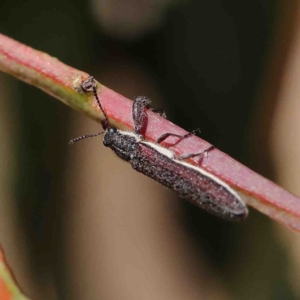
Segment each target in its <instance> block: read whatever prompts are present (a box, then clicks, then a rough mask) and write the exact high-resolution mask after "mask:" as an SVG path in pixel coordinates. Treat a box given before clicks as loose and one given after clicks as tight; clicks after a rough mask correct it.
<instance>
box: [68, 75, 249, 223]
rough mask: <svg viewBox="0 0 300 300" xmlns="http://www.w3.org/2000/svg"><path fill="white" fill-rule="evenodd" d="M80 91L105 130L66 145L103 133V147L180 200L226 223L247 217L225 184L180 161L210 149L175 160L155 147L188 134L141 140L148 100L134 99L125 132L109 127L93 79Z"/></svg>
mask: <svg viewBox="0 0 300 300" xmlns="http://www.w3.org/2000/svg"><path fill="white" fill-rule="evenodd" d="M82 90H83V91H84V92H92V93H94V96H95V98H96V100H97V103H98V105H99V107H100V109H101V111H102V112H103V114H104V120H103V121H102V127H103V129H104V130H105V131H104V132H100V133H97V134H94V135H85V136H81V137H78V138H76V139H73V140H71V141H70V143H74V142H77V141H79V140H82V139H85V138H88V137H93V136H98V135H101V134H104V137H103V144H104V146H106V147H109V148H111V149H112V150H113V151H114V152H115V153H116V154H117V155H118V156H119V157H120V158H121V159H123V160H125V161H127V162H130V164H131V166H132V167H133V169H135V170H136V171H138V172H140V173H143V174H144V175H147V176H148V177H150V178H152V179H154V180H155V181H157V182H159V183H161V184H163V185H164V186H166V187H168V188H170V189H172V190H173V191H175V192H176V193H178V195H179V196H180V197H182V198H184V199H186V200H188V201H190V202H191V203H193V204H195V205H197V206H198V207H201V208H203V209H204V210H206V211H207V212H209V213H211V214H214V215H216V216H218V217H221V218H223V219H226V220H230V221H241V220H243V219H244V218H245V217H246V216H247V214H248V209H247V206H246V204H245V203H244V202H243V201H242V199H241V198H240V196H239V195H238V194H237V193H236V192H235V191H234V190H233V189H232V188H231V187H230V186H229V185H228V184H226V183H225V182H223V181H222V180H220V179H219V178H217V177H216V176H214V175H212V174H210V173H208V172H207V171H205V170H203V169H201V168H199V167H196V166H194V165H191V164H189V163H187V162H184V161H183V160H184V159H187V158H190V157H195V156H200V157H202V158H203V157H204V155H205V154H206V153H207V152H208V151H210V150H212V149H213V146H212V147H209V148H208V149H207V150H205V151H202V152H199V153H195V154H184V155H182V156H179V157H176V156H175V154H174V153H173V152H172V151H170V150H169V149H166V148H164V147H162V146H160V145H159V144H160V143H161V142H162V141H164V140H165V139H166V138H167V137H169V136H175V137H178V138H180V139H184V138H188V137H189V136H191V134H192V133H188V134H186V135H183V136H180V135H177V134H172V133H165V134H163V135H162V136H161V137H159V138H158V139H157V141H156V143H151V142H147V141H144V140H143V136H142V135H141V130H142V128H143V127H144V125H145V122H146V119H147V115H146V110H145V108H149V109H151V108H150V100H149V99H147V98H146V97H143V96H139V97H136V98H135V100H134V102H133V108H132V117H133V122H134V132H127V131H122V130H119V129H116V128H114V127H111V126H110V125H109V122H108V118H107V116H106V114H105V112H104V110H103V108H102V106H101V103H100V100H99V98H98V95H97V88H96V82H95V80H94V78H93V77H89V78H88V79H87V80H85V81H84V82H83V83H82Z"/></svg>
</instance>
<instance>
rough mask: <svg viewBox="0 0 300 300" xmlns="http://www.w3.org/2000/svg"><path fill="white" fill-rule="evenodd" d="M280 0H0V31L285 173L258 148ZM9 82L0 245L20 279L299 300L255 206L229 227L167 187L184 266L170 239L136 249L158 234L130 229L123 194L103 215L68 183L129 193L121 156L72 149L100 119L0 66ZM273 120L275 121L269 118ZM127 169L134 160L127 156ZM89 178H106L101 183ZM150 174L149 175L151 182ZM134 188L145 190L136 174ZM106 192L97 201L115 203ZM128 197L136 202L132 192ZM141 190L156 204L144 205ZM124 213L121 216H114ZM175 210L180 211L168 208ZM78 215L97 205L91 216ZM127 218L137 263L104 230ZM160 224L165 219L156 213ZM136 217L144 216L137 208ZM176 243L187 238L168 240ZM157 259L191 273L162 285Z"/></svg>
mask: <svg viewBox="0 0 300 300" xmlns="http://www.w3.org/2000/svg"><path fill="white" fill-rule="evenodd" d="M283 3H284V2H283V1H279V0H277V1H269V0H252V1H248V2H245V1H244V2H243V1H237V0H236V1H222V0H212V1H196V0H184V1H180V0H177V1H167V0H165V1H158V0H152V1H151V0H148V1H143V0H140V1H137V0H136V1H133V0H131V1H129V0H128V1H113V0H111V1H109V0H93V1H90V2H86V1H77V0H73V1H70V0H60V1H57V0H53V1H37V0H27V1H20V0H9V1H8V0H2V1H1V3H0V8H1V9H0V29H1V33H3V34H6V35H8V36H10V37H12V38H14V39H16V40H19V41H20V42H23V43H25V44H27V45H29V46H31V47H33V48H36V49H39V50H42V51H44V52H47V53H49V54H50V55H52V56H55V57H57V58H58V59H59V60H61V61H63V62H64V63H66V64H68V65H71V66H73V67H75V68H78V69H82V70H84V71H86V72H88V73H90V74H93V75H94V76H95V77H96V78H97V80H98V81H99V82H101V83H102V84H104V85H106V86H108V87H110V88H112V89H114V90H115V91H117V92H119V93H122V94H124V95H125V96H127V97H129V98H133V97H134V96H136V95H147V96H149V97H150V98H151V99H152V101H153V103H154V106H155V107H160V108H163V109H165V110H166V112H167V115H168V118H169V119H170V120H171V121H172V122H174V123H176V124H178V125H180V126H182V127H183V128H185V129H187V130H192V129H194V128H198V127H199V128H200V129H201V137H202V138H203V139H205V140H207V141H209V142H210V143H212V144H213V145H215V146H216V147H217V148H219V149H220V150H222V151H224V152H226V153H228V154H229V155H230V156H232V157H234V158H235V159H237V160H238V161H240V162H242V163H243V164H245V165H247V166H249V167H250V168H252V169H254V170H255V171H257V172H259V173H261V174H262V175H264V176H266V177H268V178H270V179H273V180H276V177H275V174H274V172H272V164H271V160H270V157H269V155H268V146H267V145H263V144H261V143H260V142H261V140H263V141H264V142H265V143H267V141H266V140H264V138H262V137H261V136H260V137H259V133H262V134H263V132H264V131H266V132H268V130H267V129H266V128H267V126H268V125H267V124H268V120H269V119H270V118H271V116H270V115H268V116H264V115H263V113H259V112H260V109H261V108H262V107H264V106H265V105H266V104H264V102H263V101H264V100H263V96H262V95H263V94H264V92H265V89H266V88H267V87H266V86H264V83H265V82H266V81H265V80H266V76H267V75H266V74H267V71H268V69H267V68H268V66H270V60H269V59H270V57H271V55H272V52H273V51H274V45H275V40H276V34H277V33H276V32H277V31H276V30H277V29H278V28H280V22H281V18H282V14H283V12H282V10H281V8H282V7H284V4H283ZM271 64H272V63H271ZM0 87H1V91H2V93H1V102H3V103H2V104H1V106H0V124H1V127H2V129H1V132H0V134H1V135H0V139H1V140H0V143H1V144H2V146H0V150H1V152H0V156H1V161H2V163H1V164H2V167H1V169H2V172H1V173H2V174H1V185H0V188H1V190H2V192H1V194H2V196H1V199H0V201H1V202H2V204H1V210H2V212H1V213H0V217H1V218H2V221H1V224H2V225H1V227H2V228H1V229H0V243H1V244H2V246H3V248H4V250H5V252H6V255H7V257H8V260H9V263H10V264H11V266H12V267H13V270H14V272H15V276H16V278H17V279H18V281H19V282H20V284H21V287H22V288H23V290H24V291H25V293H26V294H27V295H29V296H30V297H32V299H83V298H84V299H245V300H246V299H297V298H299V294H297V292H296V290H295V289H294V288H293V284H292V280H291V275H290V273H289V264H291V261H290V260H289V256H288V254H287V252H286V250H285V248H286V247H285V246H284V245H283V243H284V242H283V241H282V239H281V238H280V234H278V232H277V231H276V230H277V229H276V228H277V227H276V225H274V223H272V222H270V221H269V220H268V219H267V218H266V217H265V216H262V215H261V214H259V213H257V212H255V211H253V210H251V211H250V216H249V219H248V220H247V221H246V222H245V223H243V224H231V223H228V222H224V221H222V220H219V219H217V218H215V217H213V216H210V215H208V214H206V213H205V212H202V211H200V210H198V209H196V208H195V207H193V206H192V205H189V204H188V203H185V202H183V201H179V200H178V201H177V200H175V199H174V198H175V197H176V195H174V194H173V193H167V195H166V196H163V198H169V199H167V200H165V202H164V204H162V205H163V206H162V208H161V211H160V219H158V220H164V218H165V217H166V220H168V218H169V217H170V218H171V217H172V218H176V228H177V229H176V230H179V231H180V234H181V235H182V236H184V237H183V238H182V239H181V240H180V241H179V242H178V243H179V244H182V243H188V246H184V248H183V249H184V250H183V251H182V253H181V254H180V255H178V254H177V256H176V255H174V256H173V254H170V257H172V262H173V260H174V264H175V262H176V264H175V265H173V263H170V265H172V266H173V267H174V269H176V271H172V268H171V269H168V268H167V267H163V266H162V265H161V264H159V263H158V262H159V261H160V260H156V259H155V258H154V259H153V258H152V256H154V257H157V256H159V255H160V253H165V255H166V257H169V256H168V251H170V250H169V249H168V247H166V248H164V247H162V248H160V246H157V248H155V249H156V251H157V253H156V252H155V253H156V254H157V256H156V255H154V254H153V251H149V253H148V252H147V253H146V252H145V253H144V252H143V251H144V250H143V249H144V248H142V249H140V248H139V247H141V246H140V245H141V243H144V244H145V249H146V248H148V246H149V245H153V244H155V243H156V240H155V239H152V238H148V239H144V237H145V236H146V235H147V234H143V233H142V232H141V233H139V234H138V235H137V236H135V234H133V235H132V236H131V233H130V232H131V229H130V228H131V227H130V228H129V229H126V228H127V227H126V224H125V225H124V224H123V223H122V221H119V220H120V218H122V216H123V213H122V212H123V211H126V209H127V208H126V207H127V204H126V202H122V203H120V202H119V197H118V198H116V197H115V198H114V200H113V201H114V202H113V204H112V205H114V206H113V208H112V209H111V210H108V211H106V210H105V209H103V212H104V213H105V217H103V216H101V215H100V213H101V212H100V211H99V216H98V215H97V209H96V207H94V206H93V205H91V204H90V205H91V210H92V211H94V214H95V215H92V216H91V215H90V211H89V210H88V209H87V208H85V205H88V203H93V202H90V200H89V197H88V196H87V195H86V194H85V192H84V190H83V191H81V190H80V191H81V192H78V193H77V196H78V195H79V196H78V198H79V200H78V199H77V198H76V199H77V200H75V198H73V196H72V193H71V194H70V193H69V192H68V191H70V190H72V189H76V190H77V188H78V189H79V187H78V185H79V182H80V186H81V185H83V186H85V187H90V185H91V184H92V185H93V187H92V188H91V190H92V191H93V196H94V197H96V198H97V193H98V190H97V189H99V194H100V192H103V190H105V188H106V185H107V184H108V185H109V184H112V185H114V187H115V189H121V190H123V188H122V185H120V183H118V181H117V179H115V178H114V176H113V173H114V172H113V171H111V170H110V168H116V170H117V171H119V170H121V167H119V165H117V167H115V165H114V160H117V158H115V157H114V156H112V158H110V157H109V158H107V161H109V162H110V161H111V160H113V163H109V164H107V165H106V164H105V161H106V158H105V156H104V155H106V153H107V152H105V154H103V155H102V153H103V152H101V151H104V150H103V149H102V148H103V146H102V143H101V140H100V139H96V141H87V142H83V143H79V144H78V145H76V147H71V148H70V146H69V145H68V140H69V139H71V138H73V137H76V136H79V135H82V134H88V133H93V132H97V130H98V128H99V124H92V122H91V121H89V120H86V119H85V118H84V117H83V116H80V115H79V114H78V113H76V112H74V111H72V110H71V109H70V108H69V107H66V106H64V105H63V104H62V103H61V102H59V101H56V100H55V99H52V98H51V97H50V96H48V95H46V94H44V93H43V92H41V91H40V90H37V89H35V88H34V87H32V86H29V85H26V84H24V83H22V82H19V81H17V80H15V79H14V78H12V77H10V76H7V75H4V74H1V75H0ZM271 112H272V111H270V114H271ZM78 120H79V121H78ZM76 122H77V123H76ZM78 122H79V123H78ZM264 122H265V123H264ZM74 124H75V125H74ZM83 124H91V125H88V126H89V127H83V126H85V125H83ZM257 124H259V125H257ZM262 124H265V126H266V127H263V128H261V127H258V126H261V125H262ZM255 125H257V127H256V126H255ZM72 128H73V129H72ZM86 130H88V132H87V131H86ZM264 146H265V147H264ZM88 147H92V148H93V149H94V150H92V151H94V152H93V155H91V156H89V155H90V153H91V152H90V150H89V151H87V152H86V154H84V155H85V157H86V159H87V160H89V161H90V164H89V165H87V166H86V167H83V164H84V162H83V161H82V160H80V159H77V158H76V156H75V155H74V153H77V151H84V149H86V148H88ZM80 148H81V149H82V150H80ZM72 153H73V154H72ZM72 155H74V157H73V156H72ZM109 155H110V154H109ZM70 157H71V158H72V159H70ZM70 166H72V176H73V177H72V178H70V173H68V170H69V169H70ZM96 166H97V168H98V167H99V168H100V169H101V170H102V171H101V172H103V174H104V175H101V176H99V178H98V172H100V171H98V169H95V170H92V169H93V168H94V167H96ZM122 168H123V164H122ZM124 168H130V166H129V165H125V164H124ZM101 174H102V173H101ZM129 174H130V175H128V177H131V174H132V173H129ZM76 176H78V177H76ZM124 176H125V175H124ZM132 176H133V175H132ZM134 176H140V175H134ZM91 178H93V180H95V182H94V181H93V182H92V183H91ZM134 178H136V177H134ZM142 180H144V181H146V183H145V185H147V184H148V181H147V180H148V179H144V178H143V179H142ZM108 181H109V183H108ZM121 181H122V179H121ZM132 184H133V187H132V189H134V188H135V186H136V185H138V182H136V180H135V181H134V182H133V183H132ZM151 184H152V183H151ZM153 187H154V188H152V187H151V188H147V189H144V190H143V191H142V193H145V194H146V193H148V194H149V198H150V199H152V198H156V196H155V195H156V194H151V193H152V192H153V190H156V187H157V188H158V186H157V185H155V184H154V185H153ZM104 195H105V192H104ZM104 195H102V196H101V197H100V198H99V199H98V200H97V201H100V202H102V203H103V202H105V201H106V197H105V196H104ZM121 195H123V196H124V197H126V192H123V193H122V194H121ZM137 198H138V202H139V203H140V205H141V207H145V204H143V201H146V200H144V198H143V197H140V196H137ZM170 198H171V200H170ZM76 201H77V202H76ZM78 201H79V202H78ZM128 201H130V200H128ZM147 201H148V200H147ZM150 201H152V200H150ZM153 201H154V200H153ZM76 203H77V204H76ZM78 203H79V204H78ZM97 203H98V202H97ZM127 203H128V202H127ZM101 205H104V204H101ZM147 205H149V204H147ZM157 205H160V204H157ZM174 205H175V208H173V206H174ZM128 206H129V207H131V213H132V216H137V215H139V214H140V211H139V209H140V207H138V208H136V204H132V206H130V204H128ZM86 209H87V210H86ZM118 209H120V213H118V214H117V215H113V214H114V213H115V212H116V211H118ZM173 209H175V213H170V211H172V210H173ZM145 210H146V208H145ZM81 211H87V212H86V215H84V217H82V215H81V214H80V213H81ZM110 213H112V215H110ZM144 213H145V212H144ZM165 215H167V216H165ZM119 217H120V218H119ZM82 218H83V219H82ZM93 218H94V219H98V218H99V219H101V220H104V218H107V222H106V221H101V222H103V223H101V224H100V225H99V226H100V227H101V228H100V229H99V231H97V226H96V225H95V224H98V223H93V222H91V223H90V220H91V219H93ZM70 220H71V221H70ZM77 220H79V221H78V223H77ZM80 220H81V221H80ZM105 220H106V219H105ZM112 220H114V221H112ZM116 220H117V222H121V223H120V224H119V227H118V229H117V231H118V234H120V236H121V237H124V236H126V237H128V240H129V244H132V247H135V248H136V249H137V252H138V253H139V254H140V255H141V257H139V258H138V260H139V261H138V262H137V261H135V258H134V256H133V257H131V256H130V258H128V257H127V255H130V254H126V253H127V251H128V252H131V251H130V249H131V248H128V247H127V246H124V249H125V250H126V249H127V250H126V251H125V250H124V251H123V248H122V247H123V242H122V240H120V236H119V235H117V236H116V239H115V240H116V241H115V240H114V241H115V242H114V243H115V244H114V243H111V244H109V245H111V247H108V246H107V244H108V243H107V242H106V241H107V240H106V239H105V238H103V239H102V237H103V236H105V237H106V236H109V238H108V239H109V241H110V238H111V236H114V234H115V231H112V232H110V229H111V228H112V227H111V225H110V224H111V223H110V222H112V223H113V224H116ZM150 220H151V221H152V222H153V223H156V216H155V214H153V215H152V216H151V218H150ZM140 221H141V220H140ZM80 222H82V224H84V227H81V225H79V224H81V223H80ZM157 222H160V221H157ZM161 222H162V221H161ZM164 222H165V223H164V225H162V228H164V229H162V230H166V231H165V233H164V234H165V236H164V237H163V238H166V240H169V239H168V230H169V229H165V228H167V227H172V226H174V224H173V223H168V221H164ZM74 224H76V225H74ZM151 224H152V223H151ZM74 226H75V227H74ZM76 226H77V227H76ZM131 226H132V227H133V228H135V227H143V226H144V225H141V223H139V219H138V217H137V220H136V221H134V222H133V223H132V224H131ZM149 226H150V225H149ZM155 226H156V225H155ZM165 226H166V227H165ZM91 227H92V231H90V230H91ZM78 228H79V229H78ZM124 228H125V229H124ZM133 230H136V229H133ZM141 230H142V229H141ZM91 232H92V233H91ZM103 232H104V234H103ZM157 234H161V233H157ZM172 234H174V233H172ZM172 234H170V235H172ZM140 235H141V236H143V239H142V240H141V239H140ZM153 236H154V237H155V233H153ZM172 236H173V235H172ZM66 237H70V238H69V239H68V238H66ZM83 238H84V239H83ZM85 240H91V241H88V242H87V244H88V245H89V246H88V249H91V248H93V249H94V250H93V251H92V252H91V253H90V252H89V250H88V249H87V250H80V249H81V247H84V245H83V244H84V243H85V242H82V241H85ZM172 241H173V240H172ZM94 242H95V244H93V243H94ZM96 242H97V243H96ZM127 242H128V241H127ZM89 243H90V244H89ZM124 243H126V241H125V242H124ZM157 243H158V245H159V242H157ZM113 245H114V246H113ZM126 245H127V244H126ZM103 247H104V248H105V247H107V249H106V248H105V249H106V250H103ZM151 247H152V246H151ZM169 247H170V248H172V247H178V244H177V243H175V242H174V244H172V243H170V245H169ZM128 249H129V250H128ZM160 249H161V250H160ZM186 249H188V250H186ZM160 251H161V252H160ZM172 251H173V250H172ZM72 253H73V254H72ZM74 253H75V254H76V253H78V255H77V256H76V255H75V256H74ZM82 253H85V255H84V254H82ZM97 253H98V254H99V257H98V256H97ZM124 253H125V254H124ZM172 253H173V252H172ZM198 253H199V255H198ZM122 255H124V256H122ZM78 257H79V261H80V262H78V260H77V258H78ZM116 257H122V259H120V262H119V263H118V264H116V265H117V267H118V268H119V269H118V268H117V267H114V268H110V264H111V263H112V262H113V261H114V260H115V259H116ZM170 259H171V258H170ZM103 260H104V261H105V263H104V262H103ZM140 261H141V263H139V262H140ZM146 261H147V262H148V263H145V262H146ZM161 261H162V262H164V261H165V259H161ZM122 263H124V265H127V266H128V265H129V264H130V266H134V267H133V269H135V270H138V272H137V273H136V272H131V271H129V270H131V269H130V268H129V269H127V267H126V266H125V267H123V265H122ZM148 264H149V266H152V268H153V269H154V270H157V272H158V274H159V273H160V275H161V276H162V278H166V277H168V276H169V275H168V274H171V275H172V274H174V273H176V274H177V272H178V274H182V278H180V277H178V278H177V279H174V280H173V279H172V280H171V279H170V280H169V279H168V278H167V279H166V283H164V284H158V283H157V281H158V280H157V278H156V276H159V275H158V274H156V273H151V272H150V273H149V274H148V273H147V272H148V271H149V269H150V267H149V266H148ZM200 266H201V267H200ZM93 267H94V268H95V269H93V270H92V271H91V269H90V268H93ZM161 268H162V269H161ZM181 268H182V269H181ZM165 269H166V270H167V269H168V270H171V271H166V272H165ZM191 269H193V270H192V271H191ZM168 272H169V273H168ZM145 274H148V275H147V276H145ZM186 274H189V275H186ZM191 274H192V275H191ZM171 275H170V276H171ZM144 276H145V278H144ZM191 278H192V279H191ZM200 283H201V284H200ZM200 285H201V289H200V288H199V286H200ZM187 287H188V288H187ZM195 287H197V288H195ZM177 290H178V292H174V291H177ZM187 290H188V291H187ZM180 291H182V294H181V292H180Z"/></svg>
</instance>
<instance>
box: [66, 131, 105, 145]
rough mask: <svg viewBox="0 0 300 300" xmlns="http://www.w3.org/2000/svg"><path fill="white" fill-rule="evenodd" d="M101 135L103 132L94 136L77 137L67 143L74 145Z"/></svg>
mask: <svg viewBox="0 0 300 300" xmlns="http://www.w3.org/2000/svg"><path fill="white" fill-rule="evenodd" d="M103 133H105V131H102V132H98V133H96V134H87V135H82V136H79V137H77V138H75V139H72V140H70V141H69V144H74V143H76V142H79V141H82V140H84V139H87V138H91V137H95V136H98V135H101V134H103Z"/></svg>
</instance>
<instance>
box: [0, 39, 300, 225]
mask: <svg viewBox="0 0 300 300" xmlns="http://www.w3.org/2000/svg"><path fill="white" fill-rule="evenodd" d="M0 69H1V70H2V71H4V72H6V73H9V74H11V75H13V76H15V77H16V78H19V79H21V80H23V81H25V82H27V83H29V84H32V85H35V86H36V87H38V88H40V89H42V90H44V91H45V92H46V93H48V94H51V95H53V96H54V97H56V98H57V99H60V100H61V101H62V102H64V103H65V104H67V105H69V106H71V107H73V108H75V109H77V110H79V111H81V112H83V113H85V114H87V115H88V116H89V117H91V118H93V119H95V120H97V121H101V119H102V118H103V115H102V114H101V112H100V111H99V108H98V106H97V103H96V102H95V100H94V99H93V97H92V95H86V94H82V93H79V92H78V91H79V87H80V84H81V82H82V81H83V80H84V79H86V78H87V77H88V76H89V75H88V74H86V73H84V72H82V71H79V70H76V69H74V68H71V67H69V66H67V65H65V64H63V63H62V62H60V61H58V60H57V59H56V58H53V57H51V56H49V55H48V54H45V53H43V52H40V51H37V50H34V49H32V48H30V47H28V46H25V45H23V44H21V43H19V42H17V41H14V40H12V39H10V38H8V37H6V36H4V35H0ZM98 96H99V98H100V99H101V103H102V105H103V108H104V110H105V112H106V113H107V116H108V118H109V120H110V122H111V123H112V124H113V125H114V126H116V127H118V128H121V127H122V128H124V127H125V128H128V129H132V128H133V124H132V116H131V106H132V102H131V101H130V100H128V99H126V98H125V97H123V96H122V95H120V94H118V93H116V92H114V91H112V90H110V89H108V88H107V87H105V86H103V85H101V84H100V83H98ZM165 132H172V133H177V134H185V133H186V131H185V130H183V129H181V128H179V127H178V126H176V125H174V124H173V123H171V122H169V121H168V120H165V119H163V118H162V117H160V116H158V115H157V114H154V113H152V112H150V111H149V112H148V125H147V130H146V132H145V137H146V138H147V139H149V140H150V141H154V140H156V139H157V138H158V137H159V136H160V135H161V134H163V133H165ZM175 141H176V139H174V138H169V139H167V142H168V145H170V144H172V143H174V142H175ZM209 146H210V144H208V143H207V142H206V141H204V140H202V139H200V138H198V137H196V136H192V137H191V138H188V139H186V140H183V141H182V142H180V143H178V144H176V145H175V146H174V147H172V149H173V150H174V152H175V153H176V154H178V155H180V154H183V153H196V152H199V151H201V150H204V149H206V148H208V147H209ZM190 162H191V163H193V164H197V158H194V159H190ZM201 167H203V169H205V170H207V171H209V172H211V173H212V174H214V175H216V176H218V177H219V178H220V179H222V180H224V181H225V182H227V183H228V184H230V185H231V186H232V187H233V188H235V189H236V190H237V191H238V192H239V193H240V194H241V196H242V197H243V199H244V200H245V201H246V202H247V203H248V204H249V205H251V206H253V207H254V208H256V209H257V210H259V211H261V212H262V213H264V214H266V215H268V216H269V217H271V218H273V219H275V220H277V221H280V222H282V223H283V224H285V225H286V226H288V227H290V228H293V229H295V230H297V231H300V199H299V198H298V197H296V196H294V195H293V194H291V193H289V192H287V191H285V190H284V189H282V188H281V187H279V186H277V185H276V184H275V183H273V182H271V181H269V180H268V179H266V178H264V177H262V176H260V175H259V174H257V173H255V172H253V171H251V170H250V169H249V168H247V167H245V166H244V165H242V164H240V163H239V162H237V161H235V160H234V159H232V158H231V157H229V156H228V155H227V154H225V153H223V152H221V151H219V150H217V149H214V150H213V151H211V152H210V153H209V157H208V158H206V159H204V161H203V163H202V164H201Z"/></svg>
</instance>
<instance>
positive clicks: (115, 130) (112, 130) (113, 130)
mask: <svg viewBox="0 0 300 300" xmlns="http://www.w3.org/2000/svg"><path fill="white" fill-rule="evenodd" d="M116 132H117V129H116V128H114V127H111V128H109V129H108V133H116Z"/></svg>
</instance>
